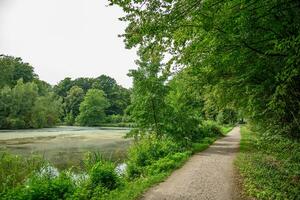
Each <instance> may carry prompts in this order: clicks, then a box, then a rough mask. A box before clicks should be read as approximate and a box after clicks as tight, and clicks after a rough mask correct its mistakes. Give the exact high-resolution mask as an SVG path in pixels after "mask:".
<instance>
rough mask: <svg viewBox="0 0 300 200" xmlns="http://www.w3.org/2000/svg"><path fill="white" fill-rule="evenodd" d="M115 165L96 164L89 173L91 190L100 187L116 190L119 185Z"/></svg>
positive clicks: (107, 163) (108, 163)
mask: <svg viewBox="0 0 300 200" xmlns="http://www.w3.org/2000/svg"><path fill="white" fill-rule="evenodd" d="M115 167H116V166H115V165H114V164H113V163H110V162H98V163H97V164H95V165H94V166H93V167H92V169H91V170H90V172H89V176H90V181H91V186H92V188H96V187H97V186H101V187H104V188H107V189H108V190H113V189H116V188H117V186H118V185H119V183H120V179H119V176H118V174H117V172H116V171H115Z"/></svg>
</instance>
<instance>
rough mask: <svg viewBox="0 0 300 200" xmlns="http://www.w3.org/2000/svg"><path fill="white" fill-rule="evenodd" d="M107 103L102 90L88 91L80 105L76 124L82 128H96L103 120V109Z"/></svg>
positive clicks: (107, 105)
mask: <svg viewBox="0 0 300 200" xmlns="http://www.w3.org/2000/svg"><path fill="white" fill-rule="evenodd" d="M107 107H109V102H108V100H107V99H106V97H105V94H104V92H103V91H102V90H97V89H90V90H88V91H87V93H86V95H85V97H84V100H83V102H82V103H81V104H80V108H79V111H80V114H79V115H78V116H77V118H76V122H77V123H78V124H79V125H82V126H97V125H100V123H101V122H103V121H104V119H105V109H106V108H107Z"/></svg>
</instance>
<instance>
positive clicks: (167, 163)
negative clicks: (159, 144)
mask: <svg viewBox="0 0 300 200" xmlns="http://www.w3.org/2000/svg"><path fill="white" fill-rule="evenodd" d="M189 155H190V153H189V152H183V153H181V152H179V153H175V154H172V155H168V156H166V157H164V158H162V159H159V160H158V161H156V162H154V163H153V164H152V165H150V166H149V167H147V171H148V173H149V174H151V175H156V174H158V173H165V172H170V171H172V170H174V169H177V168H179V167H180V166H181V165H182V163H183V162H184V161H185V160H187V158H188V157H189Z"/></svg>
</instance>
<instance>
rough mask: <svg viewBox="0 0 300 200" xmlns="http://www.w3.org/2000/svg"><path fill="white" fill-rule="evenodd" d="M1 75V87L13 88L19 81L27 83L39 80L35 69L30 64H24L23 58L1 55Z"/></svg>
mask: <svg viewBox="0 0 300 200" xmlns="http://www.w3.org/2000/svg"><path fill="white" fill-rule="evenodd" d="M0 74H1V76H0V87H3V86H5V85H8V86H10V87H12V86H14V85H16V84H17V81H18V80H19V79H22V80H23V82H24V83H26V82H31V81H33V80H34V79H36V78H37V75H36V74H35V73H34V72H33V67H32V66H30V65H29V64H28V63H24V62H23V61H22V59H21V58H15V57H12V56H5V55H0Z"/></svg>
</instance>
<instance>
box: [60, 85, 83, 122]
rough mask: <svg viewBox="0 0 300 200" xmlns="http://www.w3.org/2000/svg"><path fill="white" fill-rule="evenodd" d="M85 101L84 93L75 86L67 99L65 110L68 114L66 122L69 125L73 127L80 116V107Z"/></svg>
mask: <svg viewBox="0 0 300 200" xmlns="http://www.w3.org/2000/svg"><path fill="white" fill-rule="evenodd" d="M83 99H84V91H83V89H81V88H80V87H78V86H73V87H72V88H71V89H70V90H69V91H68V95H67V96H66V98H65V102H64V109H65V113H66V118H65V121H66V123H67V124H68V125H73V124H74V122H75V119H76V117H77V116H78V115H79V107H80V104H81V102H82V101H83Z"/></svg>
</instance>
